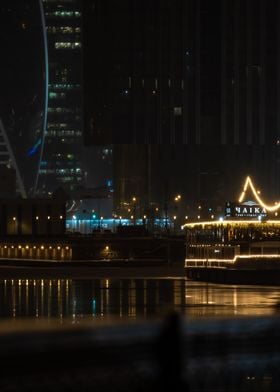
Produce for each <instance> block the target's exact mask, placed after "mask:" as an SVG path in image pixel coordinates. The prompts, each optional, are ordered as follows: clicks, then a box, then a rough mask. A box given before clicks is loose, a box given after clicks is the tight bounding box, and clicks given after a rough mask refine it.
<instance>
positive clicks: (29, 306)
mask: <svg viewBox="0 0 280 392" xmlns="http://www.w3.org/2000/svg"><path fill="white" fill-rule="evenodd" d="M279 304H280V287H262V286H233V285H214V284H207V283H201V282H200V283H198V282H192V281H187V280H185V279H94V280H69V279H36V280H34V279H28V280H26V279H24V280H18V279H16V280H0V318H2V319H7V318H17V317H21V318H22V317H29V318H30V317H34V318H46V317H47V318H56V319H61V320H63V319H69V318H71V319H77V318H83V317H89V316H90V317H96V318H108V317H115V318H132V319H137V318H152V317H157V316H164V315H166V314H167V313H168V312H170V311H173V310H176V311H178V312H179V313H181V314H182V315H185V316H188V317H190V318H201V317H205V318H207V317H208V318H209V317H219V316H222V317H225V316H226V317H234V316H241V315H246V316H249V315H251V316H256V315H275V314H277V313H278V309H280V306H279Z"/></svg>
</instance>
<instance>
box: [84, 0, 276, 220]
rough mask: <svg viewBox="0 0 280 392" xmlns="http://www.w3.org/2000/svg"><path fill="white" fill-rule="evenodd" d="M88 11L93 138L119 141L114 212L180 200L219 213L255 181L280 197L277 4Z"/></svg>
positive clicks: (158, 4) (133, 4) (89, 6)
mask: <svg viewBox="0 0 280 392" xmlns="http://www.w3.org/2000/svg"><path fill="white" fill-rule="evenodd" d="M84 7H85V8H84V15H85V19H84V29H85V34H84V38H85V43H84V59H85V62H84V76H85V80H86V82H87V83H86V86H85V111H84V114H85V122H84V125H85V135H86V141H87V143H89V144H91V143H92V144H106V143H113V144H114V151H115V162H116V164H115V184H114V186H115V200H116V209H117V208H119V209H121V205H128V204H129V203H130V200H131V197H133V195H135V196H137V197H138V198H139V199H142V200H145V202H144V205H145V206H146V207H145V208H146V209H147V208H148V209H149V208H151V206H152V205H153V204H156V203H157V204H159V203H161V204H165V205H166V203H167V200H172V197H173V196H172V195H173V194H174V195H175V194H176V193H177V192H182V193H183V194H184V199H185V200H186V203H188V205H189V206H195V205H198V204H200V203H202V202H203V203H207V204H208V206H207V210H209V209H212V206H213V205H218V206H221V205H222V202H223V201H224V200H226V199H228V198H230V199H234V198H235V197H236V195H237V194H238V191H239V187H240V185H239V184H240V183H242V180H243V178H242V177H243V176H245V175H246V174H251V175H252V176H253V177H254V178H255V179H256V181H257V183H258V184H259V185H260V187H262V188H264V189H265V190H266V192H267V194H268V197H271V198H274V197H277V196H278V195H279V192H280V186H279V185H280V184H279V151H278V150H279V147H280V110H279V107H280V64H279V63H280V56H279V53H280V51H279V47H280V34H279V28H278V26H279V22H280V4H279V2H277V1H276V0H275V1H274V0H271V1H269V2H267V1H265V0H256V1H255V0H245V1H244V0H235V1H234V2H226V1H223V0H212V1H208V0H185V1H181V0H177V1H169V0H163V1H160V0H154V1H148V0H147V1H142V2H139V1H136V0H133V1H131V0H130V1H128V0H127V1H122V2H117V1H114V0H111V1H107V2H102V1H94V2H93V1H87V2H84ZM85 11H86V12H85ZM132 144H135V145H137V147H136V146H131V147H130V148H129V146H128V145H132ZM140 145H142V146H141V147H140ZM136 150H137V155H136V153H135V154H133V151H135V152H136ZM139 155H142V158H141V159H139V158H138V156H139ZM139 173H140V174H139ZM140 177H141V180H139V178H140ZM132 184H134V185H132ZM144 184H145V185H144ZM164 189H165V191H164ZM138 192H139V195H137V193H138ZM166 195H169V196H166ZM164 199H167V200H164ZM186 208H187V206H186ZM210 212H211V211H210Z"/></svg>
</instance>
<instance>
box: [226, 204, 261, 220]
mask: <svg viewBox="0 0 280 392" xmlns="http://www.w3.org/2000/svg"><path fill="white" fill-rule="evenodd" d="M225 216H227V217H239V218H256V217H266V216H267V211H266V209H265V208H264V207H262V206H260V205H259V204H256V203H255V202H253V201H246V202H244V203H242V204H236V203H230V202H227V203H226V210H225Z"/></svg>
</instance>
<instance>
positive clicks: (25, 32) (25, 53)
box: [0, 0, 45, 187]
mask: <svg viewBox="0 0 280 392" xmlns="http://www.w3.org/2000/svg"><path fill="white" fill-rule="evenodd" d="M0 46H1V61H0V117H1V118H2V120H3V123H4V126H5V128H6V131H7V133H8V135H9V139H10V143H11V145H12V147H13V150H14V154H15V156H16V160H17V164H18V166H19V167H20V168H21V169H22V172H23V173H29V170H35V168H36V166H37V162H38V157H37V156H34V157H33V156H32V157H29V156H28V151H29V150H30V149H32V147H33V146H34V145H36V143H37V142H38V140H39V138H40V137H41V135H40V134H39V133H40V132H41V131H42V114H43V110H44V98H45V84H44V83H45V76H44V51H43V49H44V47H43V35H42V25H41V16H40V8H39V1H35V0H13V1H6V2H1V6H0ZM32 173H33V172H32ZM28 177H29V174H28ZM24 180H25V182H28V181H29V178H27V175H25V178H24ZM32 180H33V175H31V172H30V181H31V182H32ZM29 185H30V184H28V186H27V187H29Z"/></svg>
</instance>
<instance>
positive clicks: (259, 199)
mask: <svg viewBox="0 0 280 392" xmlns="http://www.w3.org/2000/svg"><path fill="white" fill-rule="evenodd" d="M248 186H250V188H251V191H252V192H253V194H254V196H255V198H256V200H257V202H258V203H259V204H260V205H261V206H262V207H263V208H265V209H266V210H267V211H271V212H272V211H276V210H278V209H279V208H280V202H279V203H275V205H274V206H269V205H267V204H265V203H264V202H263V201H262V199H261V198H260V196H259V192H258V191H257V190H256V188H255V187H254V184H253V182H252V180H251V178H250V177H249V176H248V177H247V178H246V181H245V184H244V187H243V191H242V193H241V195H240V197H239V203H242V201H243V200H244V197H245V194H246V191H247V188H248Z"/></svg>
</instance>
